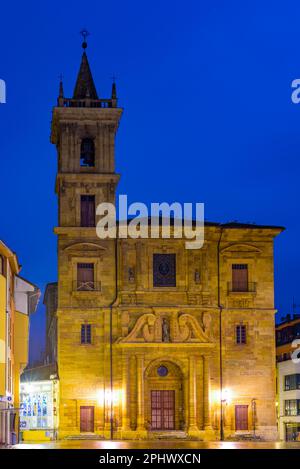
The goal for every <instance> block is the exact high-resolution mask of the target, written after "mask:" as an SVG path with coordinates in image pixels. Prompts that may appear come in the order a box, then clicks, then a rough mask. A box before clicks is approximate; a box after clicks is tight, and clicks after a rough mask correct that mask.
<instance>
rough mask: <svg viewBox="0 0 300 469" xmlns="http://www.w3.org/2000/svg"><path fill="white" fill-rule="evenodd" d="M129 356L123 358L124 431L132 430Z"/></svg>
mask: <svg viewBox="0 0 300 469" xmlns="http://www.w3.org/2000/svg"><path fill="white" fill-rule="evenodd" d="M129 406H130V390H129V357H128V355H124V356H123V359H122V431H127V430H130V408H129Z"/></svg>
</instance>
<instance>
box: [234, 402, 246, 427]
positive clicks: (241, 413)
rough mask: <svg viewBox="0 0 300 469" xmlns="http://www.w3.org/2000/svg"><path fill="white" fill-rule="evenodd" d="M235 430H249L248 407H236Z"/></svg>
mask: <svg viewBox="0 0 300 469" xmlns="http://www.w3.org/2000/svg"><path fill="white" fill-rule="evenodd" d="M235 429H236V430H248V406H247V405H236V406H235Z"/></svg>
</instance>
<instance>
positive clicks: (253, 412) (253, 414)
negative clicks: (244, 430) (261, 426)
mask: <svg viewBox="0 0 300 469" xmlns="http://www.w3.org/2000/svg"><path fill="white" fill-rule="evenodd" d="M251 409H252V426H253V436H254V437H255V430H256V428H255V425H256V398H255V397H254V398H253V399H252V400H251Z"/></svg>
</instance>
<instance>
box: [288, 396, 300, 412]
mask: <svg viewBox="0 0 300 469" xmlns="http://www.w3.org/2000/svg"><path fill="white" fill-rule="evenodd" d="M284 415H291V416H295V415H300V399H289V400H287V401H284Z"/></svg>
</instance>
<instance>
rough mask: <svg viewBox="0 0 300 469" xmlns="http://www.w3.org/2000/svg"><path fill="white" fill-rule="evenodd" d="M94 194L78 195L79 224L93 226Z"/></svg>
mask: <svg viewBox="0 0 300 469" xmlns="http://www.w3.org/2000/svg"><path fill="white" fill-rule="evenodd" d="M95 224H96V219H95V196H94V195H81V196H80V225H81V226H86V227H91V226H95Z"/></svg>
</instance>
